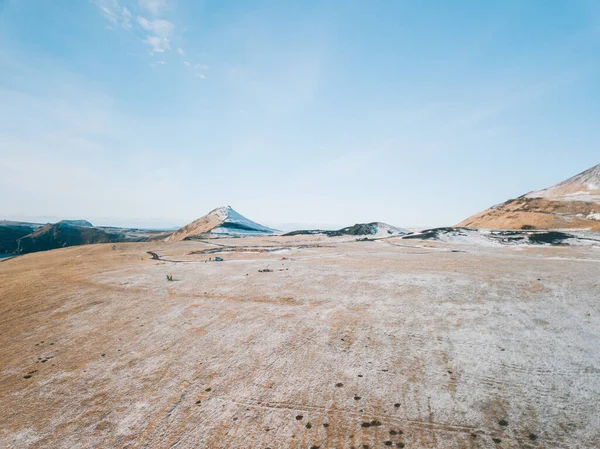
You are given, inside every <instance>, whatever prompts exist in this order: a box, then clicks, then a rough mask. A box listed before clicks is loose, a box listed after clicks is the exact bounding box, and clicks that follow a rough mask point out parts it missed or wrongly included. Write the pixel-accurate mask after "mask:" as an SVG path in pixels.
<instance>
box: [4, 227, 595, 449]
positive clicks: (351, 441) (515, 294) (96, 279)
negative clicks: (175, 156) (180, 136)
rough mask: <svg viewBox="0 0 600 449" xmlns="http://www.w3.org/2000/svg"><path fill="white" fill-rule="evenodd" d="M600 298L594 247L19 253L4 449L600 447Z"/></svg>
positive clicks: (269, 240)
mask: <svg viewBox="0 0 600 449" xmlns="http://www.w3.org/2000/svg"><path fill="white" fill-rule="evenodd" d="M148 251H150V252H152V253H154V254H156V255H157V256H156V257H158V259H155V258H152V257H151V255H149V254H148V253H147V252H148ZM215 256H220V257H222V258H223V259H225V260H224V261H222V262H214V261H208V259H209V258H210V259H213V260H214V257H215ZM167 274H171V275H172V276H173V281H172V282H169V281H167V280H166V275H167ZM599 297H600V252H599V251H598V247H594V246H581V247H567V246H560V247H550V246H544V247H530V246H511V247H506V246H490V247H486V246H477V245H455V244H449V243H441V242H423V241H417V240H411V241H407V240H402V239H401V238H399V237H393V238H388V239H383V240H378V241H370V242H357V241H355V239H354V238H350V237H335V238H327V237H322V236H298V237H260V238H247V239H219V240H218V241H213V242H199V241H186V242H172V243H171V242H144V243H117V244H102V245H88V246H80V247H72V248H63V249H57V250H53V251H47V252H40V253H33V254H28V255H24V256H20V257H17V258H15V259H12V260H8V261H6V262H2V263H0V417H1V418H0V420H1V421H0V422H1V426H0V447H2V448H5V447H6V448H69V449H72V448H262V449H265V448H272V449H275V448H303V449H304V448H306V449H310V448H313V449H316V448H321V449H324V448H348V449H350V448H358V449H364V448H385V447H406V448H419V449H421V448H565V449H566V448H597V447H600V422H599V421H598V419H597V416H598V415H597V413H598V410H599V409H600V352H599V351H598V347H600V304H599V302H598V298H599Z"/></svg>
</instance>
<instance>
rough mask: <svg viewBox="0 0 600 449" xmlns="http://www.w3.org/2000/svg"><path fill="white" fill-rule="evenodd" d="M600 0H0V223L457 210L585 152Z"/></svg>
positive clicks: (599, 66)
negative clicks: (229, 210)
mask: <svg viewBox="0 0 600 449" xmlns="http://www.w3.org/2000/svg"><path fill="white" fill-rule="evenodd" d="M599 55H600V2H597V1H594V0H589V1H586V0H580V1H579V0H565V1H559V0H556V1H551V2H550V1H546V0H543V1H533V0H532V1H521V0H515V1H510V0H506V1H502V2H480V1H453V2H448V1H433V0H431V1H399V0H398V1H335V0H332V1H327V2H321V1H308V0H307V1H301V2H300V1H295V2H291V1H216V0H215V1H200V0H198V1H197V0H193V1H192V0H92V1H84V0H80V1H72V0H56V1H52V2H49V1H39V0H35V1H34V0H0V156H1V157H0V173H1V174H0V193H1V195H0V214H1V215H2V217H0V218H10V219H42V220H52V219H55V218H86V219H89V220H90V221H92V222H93V223H94V224H114V225H135V226H139V225H145V226H174V225H179V224H184V223H186V222H188V221H191V220H193V219H195V218H197V217H199V216H201V215H203V214H204V213H206V212H208V211H209V210H211V209H213V208H215V207H217V206H221V205H228V204H229V205H231V206H232V207H234V208H235V209H236V210H238V211H239V212H240V213H242V214H244V215H246V216H248V217H249V218H251V219H253V220H255V221H259V222H263V223H266V224H270V225H281V224H282V223H304V224H315V225H316V224H319V225H326V224H329V225H332V226H333V225H348V224H352V223H355V222H364V221H374V220H379V221H385V222H388V223H391V224H395V225H399V226H435V225H451V224H454V223H456V222H458V221H460V220H462V219H464V218H466V217H467V216H469V215H471V214H473V213H475V212H478V211H479V210H482V209H484V208H486V207H489V206H491V205H493V204H495V203H498V202H501V201H504V200H506V199H508V198H512V197H515V196H518V195H520V194H522V193H525V192H527V191H530V190H535V189H539V188H543V187H547V186H549V185H551V184H554V183H556V182H558V181H561V180H563V179H564V178H567V177H569V176H571V175H574V174H576V173H578V172H580V171H583V170H585V169H587V168H589V167H590V166H593V165H595V164H597V163H600V145H599V142H600V57H599Z"/></svg>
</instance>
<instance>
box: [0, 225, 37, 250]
mask: <svg viewBox="0 0 600 449" xmlns="http://www.w3.org/2000/svg"><path fill="white" fill-rule="evenodd" d="M40 226H42V225H41V224H37V223H25V222H18V221H6V220H2V221H0V254H2V253H15V252H16V251H17V248H18V246H19V239H20V238H22V237H25V236H26V235H29V234H31V233H32V232H33V231H35V230H36V229H37V228H39V227H40Z"/></svg>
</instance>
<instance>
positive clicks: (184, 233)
mask: <svg viewBox="0 0 600 449" xmlns="http://www.w3.org/2000/svg"><path fill="white" fill-rule="evenodd" d="M278 233H279V231H277V230H275V229H271V228H268V227H266V226H263V225H261V224H258V223H256V222H254V221H252V220H249V219H248V218H246V217H244V216H243V215H241V214H239V213H238V212H236V211H235V210H233V209H232V208H231V207H230V206H226V207H218V208H216V209H214V210H212V211H210V212H209V213H208V214H206V215H204V216H203V217H200V218H198V219H197V220H194V221H193V222H191V223H189V224H188V225H186V226H184V227H183V228H181V229H179V230H178V231H176V232H174V233H173V234H172V235H170V236H169V237H167V238H166V240H167V241H170V242H175V241H181V240H192V239H195V238H206V237H213V238H214V237H246V236H257V235H274V234H278Z"/></svg>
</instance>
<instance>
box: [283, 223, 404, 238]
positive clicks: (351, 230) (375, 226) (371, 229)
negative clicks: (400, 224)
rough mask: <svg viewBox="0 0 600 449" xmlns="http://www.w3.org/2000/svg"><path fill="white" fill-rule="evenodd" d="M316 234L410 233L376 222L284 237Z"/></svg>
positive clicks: (332, 235)
mask: <svg viewBox="0 0 600 449" xmlns="http://www.w3.org/2000/svg"><path fill="white" fill-rule="evenodd" d="M314 234H324V235H327V236H329V237H339V236H343V235H356V236H372V237H390V236H396V235H404V234H408V231H407V230H406V229H402V228H397V227H395V226H391V225H389V224H387V223H381V222H379V221H374V222H371V223H356V224H355V225H353V226H348V227H346V228H342V229H337V230H334V231H328V230H321V229H313V230H301V231H292V232H288V233H287V234H284V236H294V235H314Z"/></svg>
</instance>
